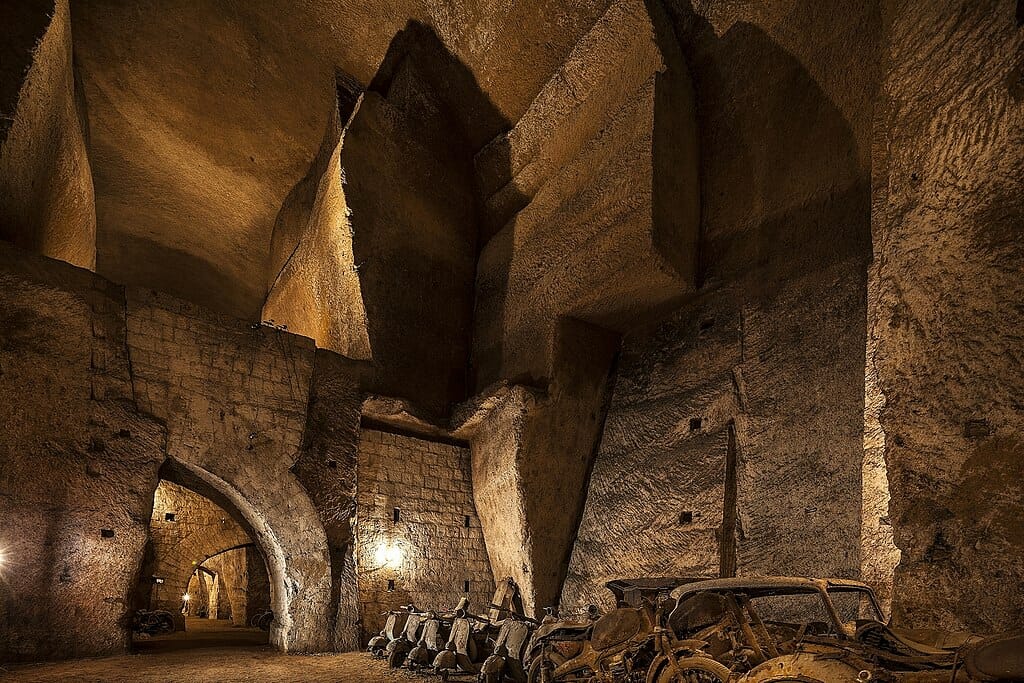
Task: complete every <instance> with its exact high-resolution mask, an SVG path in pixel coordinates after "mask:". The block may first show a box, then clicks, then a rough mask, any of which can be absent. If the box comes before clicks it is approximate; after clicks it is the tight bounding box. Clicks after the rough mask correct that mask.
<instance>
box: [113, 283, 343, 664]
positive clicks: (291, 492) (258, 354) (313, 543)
mask: <svg viewBox="0 0 1024 683" xmlns="http://www.w3.org/2000/svg"><path fill="white" fill-rule="evenodd" d="M127 300H128V304H127V310H128V346H129V349H130V352H131V358H132V376H133V379H134V384H135V395H136V400H137V401H138V403H139V407H140V409H142V410H145V411H146V412H149V413H151V414H153V415H156V416H157V417H159V418H161V419H162V420H164V421H165V422H166V424H167V430H168V440H167V455H168V457H169V458H170V462H171V464H172V465H173V466H174V467H175V468H176V469H177V471H178V472H179V473H180V475H181V476H182V477H183V478H185V479H196V480H199V482H200V485H201V486H205V487H207V489H209V490H205V489H204V490H201V491H200V492H201V493H203V495H207V496H208V497H210V496H212V497H213V498H214V499H215V502H218V503H223V504H224V505H226V506H227V507H233V508H235V509H237V510H238V512H239V514H240V517H241V519H242V520H243V521H244V522H245V524H246V526H247V527H248V529H247V531H249V532H250V533H251V535H252V537H253V540H254V541H255V542H256V543H257V544H258V545H259V546H260V547H261V548H262V549H263V551H264V554H265V555H266V557H267V563H268V569H269V571H270V576H271V585H272V586H274V590H273V602H274V605H273V609H274V612H275V614H276V615H277V618H276V619H275V620H274V626H273V628H272V631H271V642H272V643H274V644H275V645H278V646H280V647H284V648H288V649H295V650H299V651H303V650H310V651H318V650H322V649H324V648H326V647H327V645H328V638H329V636H328V612H329V609H330V599H331V571H330V560H329V556H328V549H327V538H326V534H325V532H324V528H323V524H322V522H321V519H320V517H319V515H318V513H317V511H316V509H315V507H314V506H313V503H312V501H311V500H310V498H309V496H308V494H307V493H306V491H305V489H304V488H303V486H302V485H301V483H300V482H299V481H298V479H297V478H296V477H295V475H294V474H293V473H292V472H291V471H290V468H291V466H292V465H293V463H294V462H295V461H296V459H297V458H298V457H299V453H300V450H301V446H302V439H303V434H304V428H305V424H306V411H307V402H308V399H309V382H310V377H311V375H312V366H313V355H314V348H313V343H312V341H311V340H309V339H306V338H304V337H297V336H295V335H290V334H287V333H284V332H281V331H278V330H274V329H271V328H269V327H265V326H261V325H252V324H248V323H245V322H243V321H240V320H236V319H234V318H230V317H228V316H223V315H216V314H212V313H209V312H207V311H205V310H203V309H201V308H199V307H198V306H195V305H193V304H187V303H184V302H181V301H179V300H177V299H173V298H171V297H168V296H165V295H159V294H156V293H152V292H149V291H143V290H134V289H130V290H129V291H128V296H127ZM270 482H273V485H268V484H269V483H270ZM185 483H188V482H185ZM220 498H223V499H224V500H220ZM225 501H226V502H225Z"/></svg>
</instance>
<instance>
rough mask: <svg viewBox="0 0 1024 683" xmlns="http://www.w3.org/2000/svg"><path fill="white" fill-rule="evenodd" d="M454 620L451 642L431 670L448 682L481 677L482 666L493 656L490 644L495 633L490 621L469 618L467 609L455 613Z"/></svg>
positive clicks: (475, 616)
mask: <svg viewBox="0 0 1024 683" xmlns="http://www.w3.org/2000/svg"><path fill="white" fill-rule="evenodd" d="M454 617H455V618H454V619H453V620H452V630H451V633H450V634H449V636H448V642H447V644H445V647H444V649H443V650H441V651H440V652H439V653H438V654H437V657H435V658H434V665H433V667H432V669H433V672H434V673H438V674H441V679H442V680H445V681H447V680H449V679H450V678H452V677H454V676H460V675H473V676H475V675H476V674H477V673H479V671H480V666H481V664H482V663H483V662H484V660H486V659H487V657H488V656H490V654H491V651H490V648H489V644H490V643H489V640H490V637H491V636H493V635H494V633H495V632H496V627H495V626H494V625H493V624H492V623H491V621H490V620H489V619H488V618H486V617H481V616H477V615H475V614H470V613H469V612H468V611H467V609H466V608H465V607H463V608H460V609H458V610H456V612H455V615H454Z"/></svg>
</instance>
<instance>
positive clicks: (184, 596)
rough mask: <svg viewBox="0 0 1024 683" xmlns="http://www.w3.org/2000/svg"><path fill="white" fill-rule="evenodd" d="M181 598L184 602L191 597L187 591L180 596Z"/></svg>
mask: <svg viewBox="0 0 1024 683" xmlns="http://www.w3.org/2000/svg"><path fill="white" fill-rule="evenodd" d="M181 599H182V600H184V601H185V602H188V601H189V600H191V599H192V596H191V595H189V594H188V593H185V594H184V595H182V596H181Z"/></svg>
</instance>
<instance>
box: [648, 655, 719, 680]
mask: <svg viewBox="0 0 1024 683" xmlns="http://www.w3.org/2000/svg"><path fill="white" fill-rule="evenodd" d="M730 675H732V674H731V672H730V671H729V669H727V668H726V667H724V666H723V665H721V664H719V663H718V662H716V661H715V660H713V659H709V658H707V657H683V658H682V659H678V660H676V669H675V670H673V669H672V666H671V664H667V663H666V664H665V665H664V666H662V667H661V671H659V672H658V677H657V678H656V679H654V680H655V681H656V683H727V681H728V680H729V676H730Z"/></svg>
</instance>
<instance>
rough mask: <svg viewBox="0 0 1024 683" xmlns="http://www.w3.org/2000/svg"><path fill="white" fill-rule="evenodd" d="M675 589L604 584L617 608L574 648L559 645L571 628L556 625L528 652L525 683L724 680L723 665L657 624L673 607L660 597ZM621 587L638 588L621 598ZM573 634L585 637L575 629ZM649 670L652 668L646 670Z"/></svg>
mask: <svg viewBox="0 0 1024 683" xmlns="http://www.w3.org/2000/svg"><path fill="white" fill-rule="evenodd" d="M691 580H692V579H672V580H668V581H670V582H676V581H679V582H687V581H691ZM675 585H679V583H666V584H664V585H662V586H660V587H659V586H656V585H650V586H643V587H642V588H641V587H638V586H636V585H633V584H632V583H631V582H629V581H619V582H610V583H609V584H608V587H609V588H610V589H612V590H613V592H615V593H616V597H617V604H618V607H616V608H615V609H613V610H611V611H610V612H608V613H607V614H604V615H602V616H600V617H599V618H597V620H596V621H594V622H593V624H592V625H591V627H590V629H589V633H588V634H587V636H586V637H585V638H582V639H579V640H578V641H577V642H576V646H575V647H574V648H567V647H566V646H565V645H566V643H567V641H566V639H565V638H566V636H571V635H572V634H573V631H572V629H571V628H570V629H568V630H567V629H566V628H565V627H562V628H561V632H554V633H552V634H551V635H549V636H547V637H546V638H545V639H544V641H543V643H542V647H541V651H540V652H537V651H536V648H534V656H533V659H532V660H531V661H530V664H529V670H528V672H527V681H528V683H648V682H650V681H657V682H658V683H666V682H668V681H684V682H686V683H723V682H724V681H727V680H728V677H729V674H730V672H729V670H728V669H727V668H726V667H724V666H722V665H721V664H719V663H718V662H715V661H714V660H712V659H711V658H709V657H707V656H705V655H704V654H703V653H702V652H700V650H699V648H697V647H696V645H697V644H696V643H680V642H679V641H678V639H677V638H676V637H675V635H674V633H673V632H672V630H671V629H669V628H667V627H665V626H664V625H663V622H664V619H663V611H664V609H665V608H666V607H671V606H674V605H675V603H674V602H671V601H669V599H668V597H667V595H666V593H667V591H668V589H670V588H671V587H672V586H675ZM624 589H638V590H633V591H632V593H633V598H632V599H625V598H626V591H625V590H624ZM635 603H639V604H635ZM541 628H543V626H542V627H541ZM576 632H577V633H578V634H582V633H585V631H583V630H581V629H579V628H578V627H577V630H576ZM538 633H540V630H538ZM567 653H570V654H568V656H567ZM654 667H656V670H654V671H652V669H653V668H654ZM652 674H653V676H654V677H653V678H652V677H651V676H652Z"/></svg>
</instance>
